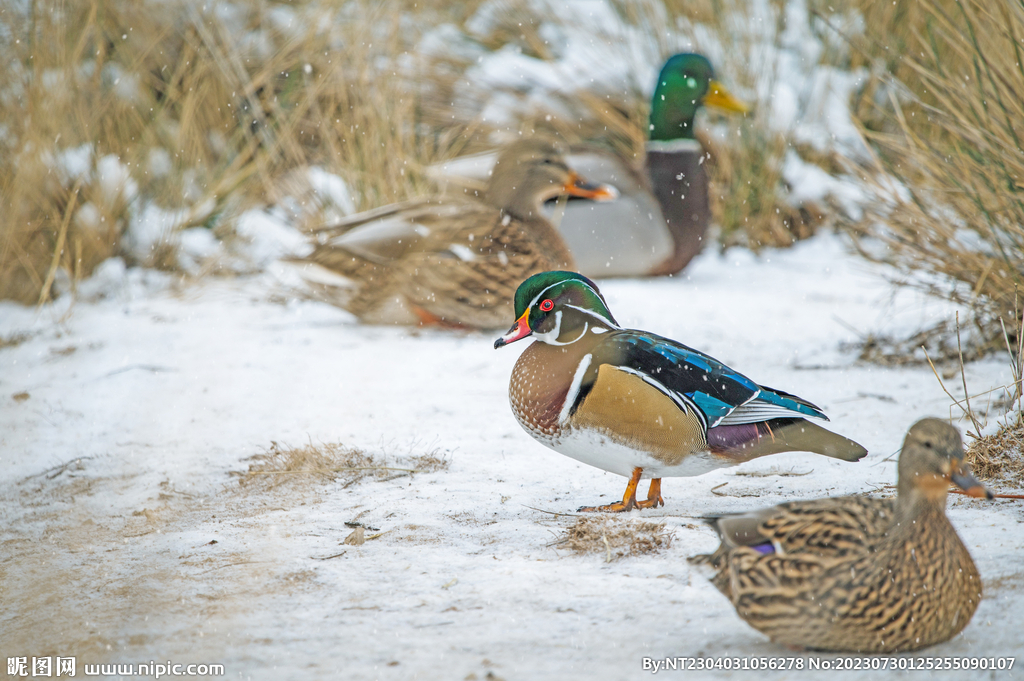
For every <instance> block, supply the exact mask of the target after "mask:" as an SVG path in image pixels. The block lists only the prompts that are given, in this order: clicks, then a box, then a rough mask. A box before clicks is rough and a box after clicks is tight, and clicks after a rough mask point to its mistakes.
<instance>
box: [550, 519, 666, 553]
mask: <svg viewBox="0 0 1024 681" xmlns="http://www.w3.org/2000/svg"><path fill="white" fill-rule="evenodd" d="M671 543H672V531H671V530H666V529H665V525H664V523H654V522H650V521H646V520H628V519H627V520H620V519H618V518H610V517H606V516H580V517H578V518H577V519H576V522H574V523H573V524H572V526H571V527H569V528H568V529H566V531H565V532H564V533H563V535H562V536H560V537H559V538H558V539H556V540H555V541H554V542H552V543H551V544H550V546H554V547H557V548H566V549H569V550H570V551H573V552H574V553H601V554H604V556H605V560H606V561H607V562H609V563H610V562H612V561H613V560H617V559H619V558H625V557H627V556H641V555H646V554H650V553H657V552H659V551H661V550H662V549H666V548H668V547H669V546H670V545H671Z"/></svg>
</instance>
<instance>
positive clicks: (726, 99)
mask: <svg viewBox="0 0 1024 681" xmlns="http://www.w3.org/2000/svg"><path fill="white" fill-rule="evenodd" d="M704 106H713V107H715V108H716V109H721V110H722V111H730V112H732V113H741V114H745V113H747V112H749V111H750V107H749V106H747V105H746V104H744V103H743V102H741V101H740V100H738V99H736V97H734V96H733V95H732V94H731V93H730V92H729V91H728V90H726V89H725V86H724V85H722V84H721V83H719V82H718V81H717V80H713V81H711V82H710V83H709V84H708V93H707V94H706V95H704Z"/></svg>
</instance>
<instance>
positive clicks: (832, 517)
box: [690, 419, 991, 653]
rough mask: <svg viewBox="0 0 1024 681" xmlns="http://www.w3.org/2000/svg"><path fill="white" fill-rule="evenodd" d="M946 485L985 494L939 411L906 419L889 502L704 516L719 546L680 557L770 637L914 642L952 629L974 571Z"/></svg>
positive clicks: (836, 645) (965, 612)
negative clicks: (709, 572)
mask: <svg viewBox="0 0 1024 681" xmlns="http://www.w3.org/2000/svg"><path fill="white" fill-rule="evenodd" d="M950 482H952V483H953V484H955V485H957V486H958V487H960V488H962V489H963V490H965V491H966V492H967V493H968V494H969V495H971V496H975V497H987V498H991V492H989V491H988V490H986V489H985V488H984V487H983V486H982V485H981V483H980V482H978V481H977V480H976V479H975V478H974V476H972V475H971V473H970V471H969V470H968V468H967V466H966V464H965V463H964V450H963V443H962V441H961V439H960V433H959V432H958V431H957V430H956V429H955V428H953V427H952V426H950V425H949V424H947V423H945V422H943V421H941V420H939V419H923V420H921V421H918V422H917V423H916V424H914V426H913V427H911V429H910V431H909V432H908V433H907V437H906V440H905V441H904V443H903V451H902V453H901V454H900V459H899V482H898V485H897V489H898V496H897V497H896V499H876V498H872V497H860V496H852V497H837V498H833V499H818V500H814V501H798V502H793V503H788V504H782V505H780V506H775V507H772V508H768V509H764V510H761V511H756V512H754V513H749V514H744V515H737V516H728V517H723V518H719V519H717V520H715V521H714V526H715V529H716V531H717V532H718V533H719V535H720V537H721V540H722V544H721V546H719V548H718V550H716V551H715V552H714V553H713V554H709V555H701V556H694V557H692V558H691V559H690V561H691V562H693V563H696V564H698V565H705V566H710V567H711V568H712V569H713V570H714V576H713V577H712V582H713V583H714V585H715V586H716V587H717V588H718V590H719V591H721V592H722V593H723V594H725V596H726V597H728V598H729V600H730V601H731V602H732V604H733V606H734V607H735V608H736V612H737V614H739V616H740V617H742V618H743V619H744V620H746V622H747V623H748V624H750V625H751V626H753V627H754V628H755V629H758V630H759V631H761V632H763V633H765V634H767V635H768V636H769V637H771V639H772V640H773V641H776V642H778V643H783V644H786V645H789V646H792V647H796V648H807V649H814V650H831V651H843V652H857V653H894V652H905V651H912V650H918V649H920V648H924V647H927V646H930V645H934V644H936V643H941V642H942V641H946V640H948V639H950V638H952V637H953V636H955V635H956V634H958V633H960V631H961V630H963V628H964V627H966V626H967V623H968V622H970V620H971V616H972V615H973V614H974V611H975V609H976V608H977V607H978V602H979V601H980V600H981V578H980V576H979V575H978V570H977V568H975V566H974V561H973V560H971V555H970V553H968V551H967V548H966V547H965V546H964V545H963V542H962V541H960V537H958V536H957V533H956V530H954V529H953V526H952V525H951V524H950V522H949V519H948V518H947V517H946V495H947V492H948V489H949V484H950Z"/></svg>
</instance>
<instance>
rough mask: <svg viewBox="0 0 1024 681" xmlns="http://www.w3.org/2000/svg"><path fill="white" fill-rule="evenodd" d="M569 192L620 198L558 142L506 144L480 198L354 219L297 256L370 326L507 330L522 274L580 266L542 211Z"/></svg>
mask: <svg viewBox="0 0 1024 681" xmlns="http://www.w3.org/2000/svg"><path fill="white" fill-rule="evenodd" d="M561 194H568V195H570V196H576V197H580V198H585V199H590V200H591V201H606V200H612V199H615V198H616V196H617V192H616V190H615V189H614V188H613V187H610V186H606V185H600V184H591V183H588V182H586V181H585V180H583V179H582V178H581V177H580V176H579V175H578V174H577V173H576V172H575V171H573V170H572V169H571V168H570V167H569V166H568V165H567V163H566V160H565V156H564V149H563V147H562V145H561V144H559V143H558V142H556V141H555V140H552V139H548V138H544V137H534V138H531V139H525V140H521V141H518V142H515V143H513V144H511V145H509V146H508V147H506V148H505V149H504V150H502V152H501V153H500V155H499V156H498V160H497V162H496V163H495V164H494V169H493V174H492V175H491V178H490V182H489V184H488V187H487V190H486V192H484V193H483V195H482V196H481V197H479V198H476V197H473V196H469V195H466V194H458V195H446V196H434V197H425V198H421V199H414V200H411V201H406V202H403V203H398V204H394V205H390V206H384V207H382V208H378V209H375V210H371V211H367V212H364V213H360V214H358V215H354V216H351V217H349V218H347V219H346V220H344V221H342V222H341V223H338V224H334V225H331V226H330V227H327V228H324V229H322V230H319V231H318V233H317V239H316V243H315V245H314V248H313V251H312V253H310V254H309V255H308V256H305V257H302V258H293V259H290V260H289V263H290V264H291V265H293V266H295V267H297V268H298V271H299V273H300V274H301V275H302V277H303V278H304V279H305V281H306V282H307V284H308V285H309V286H310V287H312V288H313V289H314V290H315V291H316V293H317V294H318V296H319V297H322V298H323V299H325V300H327V301H328V302H331V303H333V304H335V305H338V306H339V307H342V308H344V309H346V310H348V311H349V312H351V313H352V314H354V315H356V316H357V317H358V318H359V319H360V320H361V321H363V322H366V323H370V324H436V325H441V326H449V327H454V328H480V329H493V328H498V327H502V326H504V325H505V324H507V323H508V318H509V316H510V315H511V314H512V298H513V296H514V294H515V290H516V287H517V286H518V285H519V283H520V282H521V281H522V280H523V279H525V278H527V277H529V276H530V275H532V274H536V273H537V272H542V271H545V270H549V269H552V268H556V267H571V266H572V265H573V256H572V255H571V253H570V250H569V248H568V247H567V246H566V244H565V241H564V240H563V238H562V237H561V236H560V235H559V233H558V232H557V231H556V230H555V228H554V226H553V225H552V224H551V222H549V221H548V219H547V218H546V217H545V216H544V212H543V210H542V208H541V206H542V205H543V203H544V202H545V201H546V200H548V199H551V198H554V197H556V196H559V195H561Z"/></svg>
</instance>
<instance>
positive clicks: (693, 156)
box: [433, 53, 748, 277]
mask: <svg viewBox="0 0 1024 681" xmlns="http://www.w3.org/2000/svg"><path fill="white" fill-rule="evenodd" d="M703 106H708V107H713V108H716V109H719V110H721V111H727V112H734V113H746V112H747V111H748V107H747V106H746V105H745V104H743V103H742V102H740V101H739V100H738V99H737V98H735V97H734V96H733V95H731V94H730V93H729V92H728V91H727V90H726V89H725V87H724V86H723V85H722V84H721V83H719V82H718V81H717V80H715V79H714V70H713V69H712V67H711V63H710V62H709V61H708V60H707V58H706V57H704V56H703V55H700V54H693V53H684V54H677V55H674V56H673V57H671V58H670V59H669V60H668V61H667V62H665V65H664V66H663V67H662V69H661V73H660V75H659V76H658V82H657V85H656V87H655V89H654V96H653V97H652V99H651V110H650V128H649V135H648V138H649V139H648V142H647V146H646V150H647V153H646V155H645V158H644V166H643V167H642V168H637V167H635V166H633V165H632V164H631V163H630V162H629V161H628V160H626V159H623V158H621V157H619V156H616V155H613V154H610V153H600V152H587V153H579V154H571V155H570V156H569V157H568V160H569V164H570V165H571V166H572V167H573V168H576V169H577V170H579V172H580V173H582V174H584V175H585V176H586V177H587V178H589V179H590V180H591V181H594V182H602V183H607V184H610V185H613V186H615V187H616V188H617V189H618V190H619V192H620V194H621V195H620V197H619V200H618V201H615V202H613V203H608V204H601V205H598V204H595V203H593V202H590V201H569V203H568V204H567V205H566V206H565V210H564V214H563V215H562V216H561V219H560V220H559V219H557V218H556V219H555V222H556V223H557V226H558V230H559V231H560V232H561V234H562V236H563V237H564V239H565V242H566V243H567V244H568V246H569V250H570V252H572V254H573V258H574V259H575V261H576V267H577V269H578V271H580V272H581V273H583V274H585V275H587V276H592V277H632V276H651V275H667V274H674V273H676V272H679V271H680V270H682V269H683V268H684V267H686V265H687V264H688V263H689V262H690V260H692V259H693V257H694V256H695V255H696V254H697V253H698V252H699V251H700V249H701V246H702V245H703V242H704V236H705V233H706V232H707V228H708V224H709V223H710V220H711V208H710V203H709V200H708V180H707V175H706V173H705V171H704V166H703V162H704V149H703V147H701V145H700V142H698V141H697V139H696V138H695V136H694V118H695V117H696V115H697V111H699V110H700V108H701V107H703ZM493 159H494V154H493V153H492V154H481V155H477V156H467V157H463V158H460V159H455V160H453V161H450V162H448V163H445V164H440V165H438V166H435V168H434V169H433V174H434V177H435V178H436V179H438V180H441V181H445V180H447V181H450V182H452V183H454V184H460V183H463V184H467V183H472V182H473V181H480V180H482V179H483V178H486V177H487V173H488V171H489V170H490V169H491V167H492V165H493Z"/></svg>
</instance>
